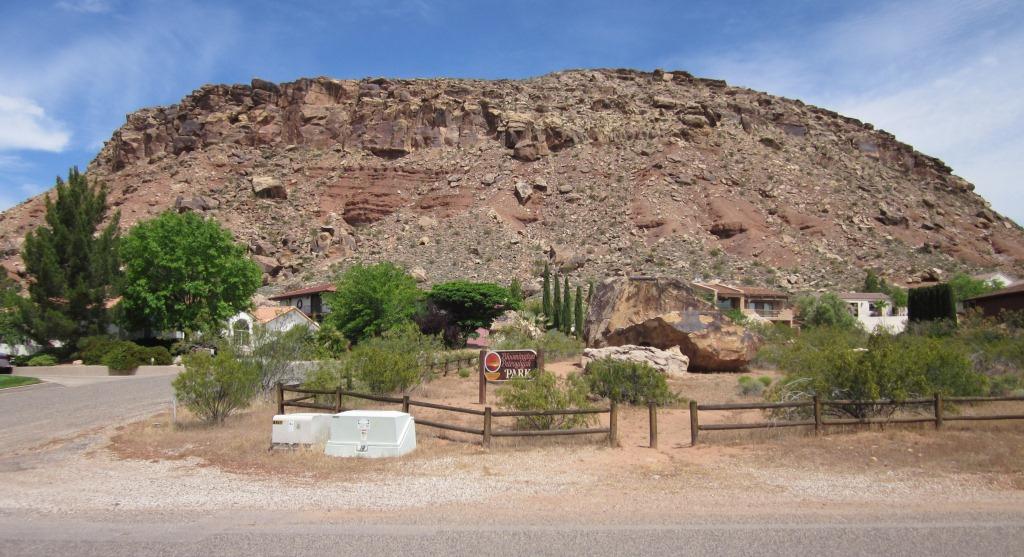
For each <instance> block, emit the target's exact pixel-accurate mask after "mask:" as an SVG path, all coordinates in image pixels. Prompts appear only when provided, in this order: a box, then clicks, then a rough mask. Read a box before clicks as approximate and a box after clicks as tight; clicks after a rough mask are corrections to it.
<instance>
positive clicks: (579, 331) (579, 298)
mask: <svg viewBox="0 0 1024 557" xmlns="http://www.w3.org/2000/svg"><path fill="white" fill-rule="evenodd" d="M575 313H576V323H575V325H576V338H583V287H582V286H579V285H577V286H576V312H575Z"/></svg>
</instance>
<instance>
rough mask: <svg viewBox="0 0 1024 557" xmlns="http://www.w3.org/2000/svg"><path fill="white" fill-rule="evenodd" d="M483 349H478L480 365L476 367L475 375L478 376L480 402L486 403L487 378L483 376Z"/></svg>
mask: <svg viewBox="0 0 1024 557" xmlns="http://www.w3.org/2000/svg"><path fill="white" fill-rule="evenodd" d="M484 354H485V351H484V350H480V365H479V366H478V369H477V375H479V376H480V404H486V403H487V378H486V377H484Z"/></svg>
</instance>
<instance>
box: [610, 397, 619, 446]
mask: <svg viewBox="0 0 1024 557" xmlns="http://www.w3.org/2000/svg"><path fill="white" fill-rule="evenodd" d="M618 421H619V409H618V405H617V404H615V401H614V400H613V401H612V405H611V407H609V409H608V444H609V445H611V446H612V447H615V446H617V445H618V443H619V424H618Z"/></svg>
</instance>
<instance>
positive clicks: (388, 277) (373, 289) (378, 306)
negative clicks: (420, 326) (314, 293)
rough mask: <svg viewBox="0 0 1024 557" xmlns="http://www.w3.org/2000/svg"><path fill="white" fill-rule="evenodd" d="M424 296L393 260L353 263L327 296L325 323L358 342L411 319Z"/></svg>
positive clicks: (412, 279) (413, 280) (414, 280)
mask: <svg viewBox="0 0 1024 557" xmlns="http://www.w3.org/2000/svg"><path fill="white" fill-rule="evenodd" d="M422 297H423V293H422V292H420V290H419V289H418V288H416V279H414V278H412V277H411V276H409V274H408V273H406V272H405V271H404V270H403V269H402V268H400V267H398V266H396V265H395V264H393V263H387V262H385V263H378V264H376V265H368V266H367V265H353V266H352V267H350V268H349V269H348V270H347V271H345V273H344V274H343V275H342V276H341V278H340V279H339V280H338V284H337V292H334V293H333V294H327V295H326V296H325V299H326V302H327V305H328V306H329V307H330V308H331V312H330V313H328V314H327V315H326V316H325V317H324V322H325V323H327V324H328V325H329V326H332V327H334V328H335V329H337V330H339V331H341V333H342V334H344V335H345V338H347V339H349V340H350V341H352V342H359V341H361V340H365V339H368V338H370V337H373V336H378V335H380V334H381V333H383V332H384V331H387V330H388V329H391V328H393V327H395V326H398V325H401V324H403V323H405V322H407V321H410V320H412V317H413V316H414V315H415V314H416V312H417V311H418V310H419V305H420V301H421V300H422Z"/></svg>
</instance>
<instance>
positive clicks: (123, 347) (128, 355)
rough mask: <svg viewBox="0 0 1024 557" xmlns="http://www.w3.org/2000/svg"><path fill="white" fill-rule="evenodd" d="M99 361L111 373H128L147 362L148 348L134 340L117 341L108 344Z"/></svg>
mask: <svg viewBox="0 0 1024 557" xmlns="http://www.w3.org/2000/svg"><path fill="white" fill-rule="evenodd" d="M100 363H102V364H103V365H105V366H107V367H108V368H110V371H111V372H113V373H128V372H131V371H132V370H134V369H136V368H138V367H139V366H140V365H145V364H148V363H149V350H148V349H146V348H143V347H141V346H139V345H137V344H135V343H134V342H128V341H118V342H116V343H114V344H112V345H110V347H109V348H108V349H107V353H106V354H104V355H103V357H102V358H101V359H100Z"/></svg>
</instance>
